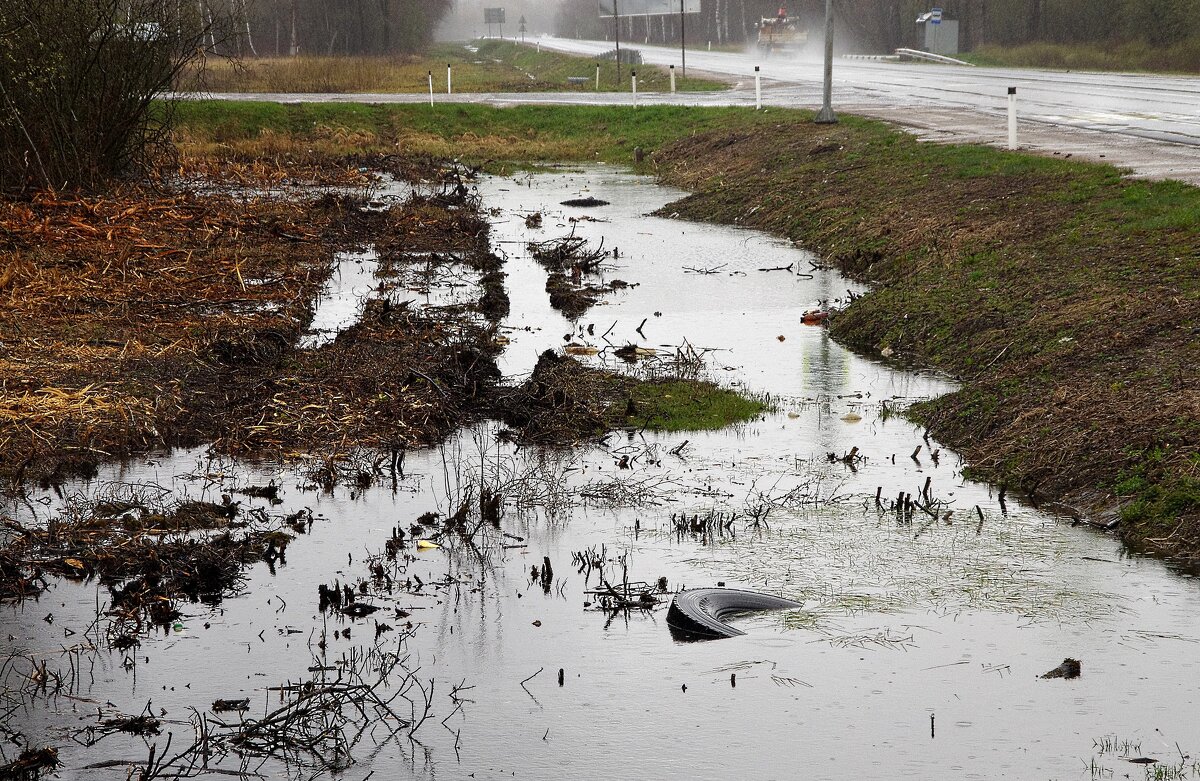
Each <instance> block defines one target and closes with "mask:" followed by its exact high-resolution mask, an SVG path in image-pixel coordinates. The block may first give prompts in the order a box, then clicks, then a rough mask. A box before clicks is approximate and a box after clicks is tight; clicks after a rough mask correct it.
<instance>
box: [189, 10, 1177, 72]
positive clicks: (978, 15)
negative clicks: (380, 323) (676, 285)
mask: <svg viewBox="0 0 1200 781" xmlns="http://www.w3.org/2000/svg"><path fill="white" fill-rule="evenodd" d="M934 1H935V0H919V1H913V0H834V7H835V9H836V13H837V27H838V36H837V37H838V40H839V41H842V42H850V43H849V44H848V45H847V48H853V49H855V50H857V51H861V52H864V53H871V52H878V53H882V52H888V51H891V50H892V49H895V48H896V47H898V46H916V45H919V43H920V41H921V37H922V28H921V26H920V25H918V24H916V18H917V16H918V15H919V14H921V13H923V12H925V11H928V10H929V9H930V8H931V7H932V5H933V4H934ZM196 2H197V5H198V7H199V8H200V9H202V10H203V11H204V12H205V13H207V14H209V15H210V16H212V15H221V14H229V15H230V16H231V17H232V18H236V19H237V28H238V34H237V35H236V36H233V37H232V38H231V39H230V41H231V42H230V44H229V46H230V48H235V49H236V52H235V53H237V54H240V55H243V56H267V55H275V56H285V55H288V54H314V55H346V54H404V53H410V52H415V51H419V50H420V49H421V47H423V46H424V45H426V44H427V43H429V42H430V41H431V40H434V39H441V40H470V39H473V38H478V37H482V36H484V35H487V34H488V28H487V26H486V25H485V24H484V20H483V9H484V8H485V7H502V8H504V9H505V11H506V15H507V23H506V24H505V25H504V27H503V29H502V30H501V29H500V28H496V27H493V29H492V30H491V32H492V34H493V35H500V34H501V33H502V34H503V36H504V37H505V38H508V39H514V38H519V37H520V32H519V20H520V18H521V17H522V16H524V17H525V19H526V23H527V33H526V36H527V37H535V36H538V35H543V34H554V35H559V36H565V37H577V38H595V39H608V38H611V37H612V35H613V22H612V20H611V19H606V20H601V19H600V17H599V14H598V10H597V2H596V0H560V2H553V1H552V0H551V1H549V2H548V1H547V0H342V1H341V2H338V3H336V4H335V3H330V2H328V0H196ZM940 5H941V7H942V8H943V9H944V10H945V18H947V19H954V20H957V21H958V22H959V24H960V29H959V34H960V45H961V47H962V49H963V50H964V51H971V50H972V49H973V48H975V47H976V46H978V45H980V44H983V43H989V44H999V45H1003V46H1014V45H1019V44H1026V43H1036V42H1046V43H1056V44H1092V45H1099V46H1110V45H1114V44H1129V43H1138V44H1140V45H1143V46H1145V47H1150V48H1162V49H1166V48H1173V50H1174V51H1175V52H1176V53H1177V54H1179V55H1183V61H1185V62H1191V61H1195V62H1200V0H944V2H941V3H940ZM824 7H825V5H824V0H793V1H792V2H789V3H787V8H788V11H789V13H791V14H793V15H797V16H800V17H801V18H802V19H803V20H804V21H805V23H806V24H807V26H808V27H809V29H810V30H812V31H813V32H814V33H819V31H820V29H821V24H822V20H823V18H824ZM778 8H779V4H778V3H777V2H775V1H774V0H701V13H699V14H689V15H688V17H687V34H688V41H689V43H693V44H694V45H696V46H702V45H704V44H705V43H706V42H707V41H712V43H713V45H714V46H740V45H743V44H745V43H746V42H748V41H754V40H755V38H756V27H755V26H756V25H757V24H758V23H759V21H760V19H761V18H762V17H764V16H768V17H770V16H774V15H775V14H776V12H777V11H778ZM621 38H622V40H625V41H629V42H630V43H631V44H634V45H636V44H637V43H638V42H643V43H662V44H668V45H669V44H677V43H678V42H679V17H678V15H672V16H650V17H645V16H643V17H623V18H622V19H621Z"/></svg>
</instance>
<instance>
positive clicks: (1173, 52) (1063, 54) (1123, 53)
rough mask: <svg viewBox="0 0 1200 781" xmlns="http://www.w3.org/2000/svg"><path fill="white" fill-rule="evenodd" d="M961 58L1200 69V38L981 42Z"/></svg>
mask: <svg viewBox="0 0 1200 781" xmlns="http://www.w3.org/2000/svg"><path fill="white" fill-rule="evenodd" d="M961 57H962V59H964V60H967V61H968V62H973V63H975V64H976V65H987V66H993V67H1008V68H1059V69H1063V70H1096V71H1148V72H1153V73H1197V72H1200V39H1196V40H1190V41H1184V42H1182V43H1177V44H1173V45H1171V46H1152V45H1150V44H1148V43H1146V42H1144V41H1130V42H1128V43H1122V44H1117V45H1115V46H1105V45H1101V44H1061V43H1027V44H1023V45H1021V46H997V45H995V44H982V45H980V46H978V47H976V48H975V51H973V52H971V53H969V54H963V55H961Z"/></svg>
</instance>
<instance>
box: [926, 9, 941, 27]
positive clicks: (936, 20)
mask: <svg viewBox="0 0 1200 781" xmlns="http://www.w3.org/2000/svg"><path fill="white" fill-rule="evenodd" d="M929 23H930V24H941V23H942V9H940V8H932V9H930V11H929Z"/></svg>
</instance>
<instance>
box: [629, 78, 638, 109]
mask: <svg viewBox="0 0 1200 781" xmlns="http://www.w3.org/2000/svg"><path fill="white" fill-rule="evenodd" d="M630 73H631V74H632V78H633V107H634V108H637V71H630Z"/></svg>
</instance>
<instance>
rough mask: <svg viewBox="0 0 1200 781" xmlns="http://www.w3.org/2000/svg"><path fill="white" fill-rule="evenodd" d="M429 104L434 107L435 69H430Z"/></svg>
mask: <svg viewBox="0 0 1200 781" xmlns="http://www.w3.org/2000/svg"><path fill="white" fill-rule="evenodd" d="M429 106H430V107H431V108H432V107H433V71H429Z"/></svg>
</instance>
